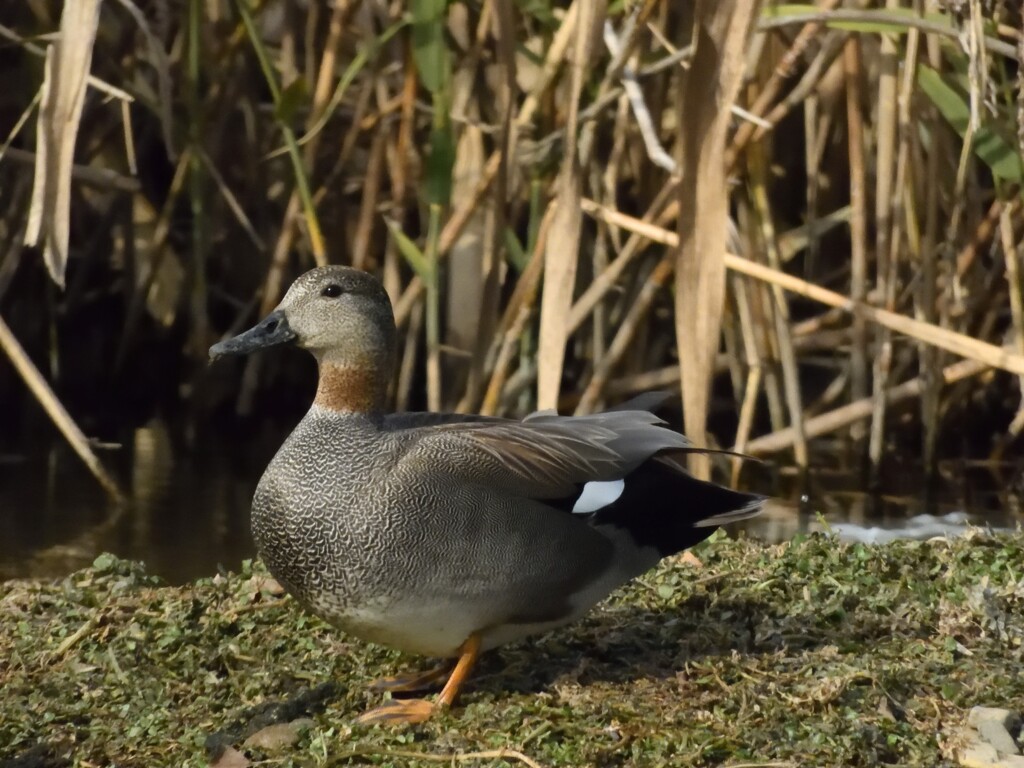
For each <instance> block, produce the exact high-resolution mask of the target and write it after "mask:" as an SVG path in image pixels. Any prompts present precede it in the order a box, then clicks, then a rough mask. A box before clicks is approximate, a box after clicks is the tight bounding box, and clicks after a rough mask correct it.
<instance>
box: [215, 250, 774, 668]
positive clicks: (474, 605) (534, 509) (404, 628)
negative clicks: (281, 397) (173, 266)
mask: <svg viewBox="0 0 1024 768" xmlns="http://www.w3.org/2000/svg"><path fill="white" fill-rule="evenodd" d="M286 342H295V343H297V344H298V345H299V346H302V347H304V348H305V349H307V350H309V351H310V352H311V353H312V354H313V355H314V356H315V357H316V359H317V362H318V364H319V366H320V383H319V387H318V390H317V397H316V400H315V401H314V404H313V407H312V408H311V410H310V412H309V413H308V414H307V415H306V417H305V418H304V419H303V420H302V421H301V422H300V423H299V425H298V426H297V427H296V428H295V430H294V432H293V433H292V434H291V436H290V437H289V438H288V439H287V440H286V441H285V443H284V445H283V446H282V447H281V449H280V450H279V451H278V453H277V455H276V456H275V458H274V459H273V461H272V462H271V463H270V465H269V466H268V468H267V470H266V472H265V473H264V475H263V478H262V480H261V481H260V483H259V486H258V488H257V491H256V495H255V498H254V501H253V534H254V538H255V540H256V544H257V547H258V548H259V552H260V555H261V556H262V557H263V559H264V560H265V562H266V564H267V566H268V567H269V568H270V571H271V573H273V574H274V576H275V577H276V578H277V579H278V580H279V581H280V582H281V583H282V584H283V585H284V586H285V588H286V589H287V590H288V591H289V592H290V593H292V594H293V595H294V596H295V597H296V598H297V599H298V600H299V601H300V602H302V603H303V604H305V605H306V606H307V607H308V608H309V609H311V610H312V611H314V612H316V613H318V614H320V615H321V616H323V617H324V618H326V619H327V620H329V621H331V622H333V623H334V624H336V625H338V626H339V627H341V628H342V629H344V630H346V631H348V632H350V633H352V634H354V635H356V636H358V637H362V638H364V639H367V640H370V641H375V642H379V643H383V644H386V645H390V646H392V647H395V648H398V649H401V650H405V651H409V652H415V653H421V654H426V655H431V656H457V655H459V654H460V649H462V648H464V644H465V643H466V642H467V640H468V639H469V638H471V637H474V638H479V639H480V644H481V646H482V647H483V648H484V649H486V648H490V647H494V646H496V645H500V644H502V643H505V642H509V641H511V640H515V639H518V638H521V637H524V636H526V635H529V634H532V633H535V632H538V631H542V630H545V629H549V628H551V627H555V626H558V625H561V624H565V623H567V622H570V621H573V620H574V619H576V618H579V617H580V616H581V615H582V614H583V613H585V612H586V611H587V610H588V609H589V608H591V607H592V606H593V605H594V604H595V603H596V602H598V601H599V600H601V599H602V598H604V597H605V596H606V595H607V594H608V593H610V592H611V591H612V590H613V589H615V588H616V587H617V586H619V585H620V584H622V583H624V582H625V581H627V580H629V579H631V578H633V577H634V576H636V575H638V574H639V573H642V572H643V571H645V570H647V569H648V568H650V567H651V566H653V565H654V564H655V563H656V562H657V561H658V560H659V559H660V558H661V557H663V556H666V555H668V554H671V553H673V552H678V551H680V550H682V549H684V548H686V547H688V546H692V545H693V544H695V543H697V542H699V541H701V540H702V539H704V538H706V537H707V536H708V535H709V534H710V533H711V532H712V531H713V530H714V528H715V527H716V526H718V525H721V524H723V523H726V522H731V521H733V520H736V519H743V518H745V517H750V516H752V515H754V514H757V512H758V511H759V510H760V507H761V504H762V499H760V498H759V497H755V496H750V495H746V494H741V493H737V492H734V491H730V490H728V489H725V488H721V487H720V486H716V485H713V484H710V483H702V482H701V481H698V480H696V479H694V478H692V477H690V476H689V475H688V474H687V473H686V472H685V469H684V468H683V463H684V462H683V460H684V459H685V454H686V453H687V452H689V451H692V450H695V449H693V448H692V447H691V446H690V444H689V442H688V441H687V440H686V438H685V437H683V436H682V435H680V434H678V433H676V432H673V431H672V430H669V429H667V428H665V426H664V425H663V424H662V422H660V421H659V420H658V419H657V417H656V416H654V415H653V414H651V413H649V412H648V411H646V410H643V409H642V406H637V409H636V410H618V411H611V412H608V413H603V414H596V415H592V416H584V417H563V416H558V415H557V414H555V413H553V412H542V413H537V414H534V415H532V416H530V417H527V418H526V419H524V420H523V421H512V420H505V419H495V418H487V417H476V416H461V415H451V414H448V415H445V414H393V415H385V414H384V401H385V397H386V391H387V382H388V380H389V378H390V375H391V369H392V363H393V360H394V353H395V350H394V347H395V328H394V319H393V316H392V313H391V307H390V303H389V302H388V299H387V295H386V294H385V293H384V291H383V289H382V288H381V286H380V284H379V283H378V282H377V281H376V280H374V279H373V278H372V277H370V276H369V275H366V274H364V273H361V272H357V271H355V270H351V269H346V268H343V267H325V268H320V269H316V270H312V271H311V272H308V273H306V274H305V275H303V276H302V277H300V278H299V279H298V280H296V281H295V283H294V284H293V285H292V287H291V288H290V289H289V291H288V294H287V295H286V296H285V298H284V300H283V301H282V302H281V305H280V306H279V307H278V309H277V310H275V311H274V312H273V313H271V314H270V315H268V316H267V318H265V319H264V320H263V321H261V322H260V323H259V324H258V325H257V326H255V327H254V328H252V329H250V330H249V331H246V332H245V333H243V334H241V335H239V336H237V337H235V338H233V339H228V340H225V341H223V342H221V343H220V344H217V345H215V346H214V347H213V348H212V349H211V354H212V355H214V356H217V355H220V354H236V353H244V352H249V351H252V350H254V349H258V348H262V347H266V346H272V345H275V344H281V343H286ZM610 481H614V482H615V483H616V484H617V486H618V492H619V493H621V498H618V499H617V500H615V501H610V502H608V503H606V504H605V505H604V506H603V507H602V506H601V505H597V506H596V507H594V509H595V511H593V512H591V513H589V514H574V513H573V511H574V506H573V500H574V499H576V500H579V498H580V497H581V493H582V491H583V489H584V488H585V487H586V486H587V484H590V483H600V482H610ZM589 503H591V502H588V504H589Z"/></svg>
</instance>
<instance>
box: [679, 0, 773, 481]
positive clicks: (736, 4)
mask: <svg viewBox="0 0 1024 768" xmlns="http://www.w3.org/2000/svg"><path fill="white" fill-rule="evenodd" d="M759 7H760V3H759V2H757V0H721V2H717V3H710V2H701V0H698V2H697V3H696V4H695V5H694V8H693V16H692V24H693V27H692V28H693V30H694V40H695V43H696V48H695V51H694V56H693V60H692V62H691V64H690V69H689V70H687V71H685V72H684V73H682V75H681V80H682V84H681V88H680V94H679V97H678V101H677V110H676V120H677V130H678V131H679V136H678V145H679V148H680V154H679V164H678V165H679V173H680V174H681V179H680V181H679V198H678V200H679V220H678V232H679V237H678V249H679V250H678V257H677V258H678V261H677V263H676V269H675V275H676V278H675V329H676V345H677V349H678V354H679V365H680V381H681V390H682V398H683V412H684V420H685V426H686V432H687V434H688V435H689V436H690V438H691V439H692V440H694V442H696V443H697V444H698V445H704V444H706V442H707V432H706V418H707V410H708V400H709V394H710V387H711V378H712V375H713V367H714V360H715V353H716V352H717V351H718V346H719V343H720V339H721V322H722V307H723V304H724V299H725V264H724V261H723V255H724V253H725V246H726V227H727V225H728V217H729V209H728V205H729V194H728V187H727V186H726V174H725V170H726V166H725V141H726V135H727V132H728V129H729V120H730V112H729V110H728V109H727V107H728V106H729V105H731V104H732V103H733V102H734V101H735V100H736V95H737V93H738V92H739V87H740V81H741V78H742V76H743V69H744V65H745V53H746V50H747V46H748V44H749V41H750V37H751V35H752V34H753V29H754V25H755V23H756V21H757V15H758V9H759ZM690 468H691V470H692V471H693V472H694V474H695V475H696V476H697V477H703V478H706V477H709V476H710V470H711V465H710V462H709V461H708V458H707V457H706V456H696V455H695V456H693V457H691V461H690Z"/></svg>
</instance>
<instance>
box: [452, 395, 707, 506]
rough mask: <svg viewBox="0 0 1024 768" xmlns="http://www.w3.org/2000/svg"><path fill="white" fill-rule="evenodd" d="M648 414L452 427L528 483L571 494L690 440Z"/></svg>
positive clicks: (549, 416)
mask: <svg viewBox="0 0 1024 768" xmlns="http://www.w3.org/2000/svg"><path fill="white" fill-rule="evenodd" d="M663 424H664V422H662V421H661V420H660V419H658V417H657V416H655V415H654V414H652V413H648V412H646V411H613V412H610V413H600V414H594V415H592V416H571V417H570V416H559V415H557V414H556V413H554V412H553V411H542V412H539V413H534V414H531V415H530V416H527V417H526V418H525V419H524V420H523V421H521V422H520V421H509V422H503V423H499V424H494V423H465V424H457V425H456V424H451V425H446V426H445V427H443V429H444V430H445V431H446V432H448V431H450V432H455V433H457V438H458V439H459V440H465V441H467V442H469V443H471V444H472V445H473V446H474V447H475V448H477V449H478V450H482V451H485V452H486V453H488V454H489V455H490V456H491V457H492V458H494V459H495V460H496V461H498V462H500V463H501V465H503V467H504V468H505V469H506V470H508V471H510V472H512V473H514V474H515V475H517V476H519V477H520V478H522V480H523V481H525V482H526V483H527V484H529V485H532V486H535V487H537V488H538V490H541V489H543V490H544V491H545V492H548V493H556V492H557V493H563V492H570V491H571V490H573V489H574V488H575V487H576V486H577V485H579V484H582V483H587V482H590V481H592V480H618V479H621V478H622V477H624V476H625V475H627V474H628V473H629V472H631V471H632V470H634V469H635V468H636V467H638V466H639V465H640V464H642V463H643V462H644V461H646V460H647V459H649V458H650V457H651V456H653V455H654V454H656V453H658V452H659V451H665V450H685V449H687V448H689V447H691V446H690V442H689V441H688V440H687V439H686V438H685V437H683V436H682V435H680V434H678V433H677V432H673V431H672V430H670V429H666V428H665V427H664V426H663Z"/></svg>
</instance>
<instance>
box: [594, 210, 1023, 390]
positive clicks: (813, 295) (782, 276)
mask: <svg viewBox="0 0 1024 768" xmlns="http://www.w3.org/2000/svg"><path fill="white" fill-rule="evenodd" d="M594 215H599V216H601V217H602V218H606V219H607V220H608V221H609V222H610V223H614V224H615V225H616V226H619V227H622V228H623V229H629V230H631V231H634V232H638V233H642V234H643V235H644V236H645V237H647V238H648V239H650V240H652V241H654V242H658V243H662V244H663V245H667V246H669V247H674V246H676V245H677V244H678V235H677V234H676V233H675V232H670V231H669V230H667V229H664V228H662V227H655V226H653V225H651V224H647V223H645V222H642V221H640V220H639V219H635V218H633V217H632V216H627V215H626V214H624V213H620V212H618V211H612V210H609V209H606V208H601V207H598V208H597V209H595V214H594ZM724 261H725V266H726V267H727V268H728V269H731V270H733V271H734V272H737V273H739V274H743V275H747V276H748V277H753V278H755V279H757V280H761V281H763V282H766V283H772V284H775V285H778V286H780V287H782V288H783V289H785V290H787V291H789V292H791V293H795V294H797V295H799V296H803V297H804V298H807V299H811V300H812V301H816V302H819V303H821V304H825V305H827V306H830V307H834V308H836V309H841V310H843V311H844V312H847V313H850V314H857V313H860V314H861V315H863V317H864V319H865V320H868V321H870V322H873V323H875V324H877V325H880V326H882V327H883V328H888V329H890V330H893V331H896V332H897V333H902V334H904V335H905V336H909V337H911V338H914V339H917V340H919V341H924V342H926V343H928V344H932V345H933V346H936V347H939V348H940V349H944V350H946V351H947V352H952V353H954V354H956V355H960V356H961V357H966V358H970V359H972V360H977V361H978V362H981V363H984V364H986V365H988V366H991V367H993V368H999V369H1001V370H1004V371H1008V372H1010V373H1013V374H1017V375H1021V374H1024V355H1019V354H1017V353H1016V352H1012V351H1010V350H1006V349H1003V348H1001V347H997V346H995V345H994V344H989V343H988V342H984V341H981V340H980V339H975V338H972V337H970V336H966V335H964V334H962V333H957V332H956V331H951V330H949V329H947V328H942V327H940V326H937V325H931V324H929V323H925V322H922V321H920V320H915V319H914V318H910V317H906V316H904V315H900V314H897V313H895V312H890V311H888V310H884V309H879V308H877V307H873V306H871V305H868V304H858V303H856V302H853V301H851V300H850V299H849V298H848V297H846V296H843V295H842V294H840V293H836V292H835V291H830V290H828V289H827V288H822V287H821V286H819V285H814V284H813V283H810V282H808V281H806V280H801V279H800V278H798V277H794V276H792V275H788V274H786V273H785V272H780V271H779V270H776V269H772V268H771V267H766V266H764V265H762V264H757V263H755V262H752V261H750V260H749V259H745V258H743V257H742V256H737V255H736V254H734V253H726V254H725V259H724Z"/></svg>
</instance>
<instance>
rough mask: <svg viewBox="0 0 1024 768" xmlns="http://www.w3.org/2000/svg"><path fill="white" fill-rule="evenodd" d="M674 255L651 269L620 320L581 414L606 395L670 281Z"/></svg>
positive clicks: (587, 391)
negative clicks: (638, 333)
mask: <svg viewBox="0 0 1024 768" xmlns="http://www.w3.org/2000/svg"><path fill="white" fill-rule="evenodd" d="M672 262H673V259H672V258H671V257H670V256H664V257H662V259H661V260H660V261H659V262H658V264H657V265H656V266H655V267H654V269H653V270H652V271H651V274H650V275H648V276H647V279H646V280H644V283H643V286H642V287H641V289H640V292H639V293H638V294H637V296H636V298H635V299H634V300H633V301H632V302H631V304H630V307H629V310H628V311H627V312H626V316H625V317H624V318H623V319H622V322H621V323H620V324H619V329H618V331H617V332H616V334H615V338H614V339H613V340H612V343H611V346H609V347H608V351H607V353H606V354H605V356H604V358H603V359H602V360H601V362H600V363H596V364H595V365H594V373H593V375H592V376H591V377H590V382H589V383H588V384H587V387H586V389H585V390H584V391H583V395H582V397H581V398H580V402H579V405H577V406H576V413H577V414H587V413H593V412H594V411H595V410H597V408H598V407H599V404H600V402H601V398H602V396H603V395H604V388H605V386H606V384H607V382H608V380H609V378H610V377H611V373H612V371H613V370H614V368H615V366H616V365H617V364H618V363H619V362H620V361H621V360H622V357H623V356H624V355H625V354H626V352H627V351H628V350H629V349H630V346H631V345H632V344H633V343H634V339H635V338H636V335H637V332H638V331H639V329H640V324H641V323H642V322H643V321H644V319H645V318H646V317H647V315H648V313H649V312H650V309H651V305H652V304H653V303H654V299H655V297H656V296H657V295H658V293H659V292H660V291H661V289H662V288H664V287H665V285H666V284H667V283H668V281H669V278H670V277H671V276H672V267H673V264H672Z"/></svg>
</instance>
